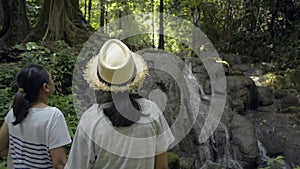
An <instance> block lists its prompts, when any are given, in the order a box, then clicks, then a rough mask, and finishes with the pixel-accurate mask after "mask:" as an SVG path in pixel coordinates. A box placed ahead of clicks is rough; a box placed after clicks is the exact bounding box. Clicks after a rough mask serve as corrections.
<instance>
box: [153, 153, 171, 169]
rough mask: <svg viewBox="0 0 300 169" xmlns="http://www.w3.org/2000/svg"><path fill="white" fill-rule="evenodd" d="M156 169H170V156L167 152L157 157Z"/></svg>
mask: <svg viewBox="0 0 300 169" xmlns="http://www.w3.org/2000/svg"><path fill="white" fill-rule="evenodd" d="M155 169H168V154H167V153H166V152H165V153H161V154H158V155H156V156H155Z"/></svg>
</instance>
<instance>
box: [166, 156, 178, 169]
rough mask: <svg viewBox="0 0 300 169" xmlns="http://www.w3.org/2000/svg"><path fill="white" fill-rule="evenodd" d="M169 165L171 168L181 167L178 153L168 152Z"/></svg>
mask: <svg viewBox="0 0 300 169" xmlns="http://www.w3.org/2000/svg"><path fill="white" fill-rule="evenodd" d="M168 165H169V169H179V168H180V160H179V157H178V155H177V154H175V153H171V152H168Z"/></svg>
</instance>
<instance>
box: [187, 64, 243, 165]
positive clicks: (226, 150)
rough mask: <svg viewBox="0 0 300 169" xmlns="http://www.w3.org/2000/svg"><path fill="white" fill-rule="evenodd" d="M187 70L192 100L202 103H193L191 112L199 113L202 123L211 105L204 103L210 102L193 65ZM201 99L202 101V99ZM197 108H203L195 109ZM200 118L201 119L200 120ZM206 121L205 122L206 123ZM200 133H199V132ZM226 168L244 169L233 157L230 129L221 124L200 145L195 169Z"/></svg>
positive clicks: (188, 65) (188, 66)
mask: <svg viewBox="0 0 300 169" xmlns="http://www.w3.org/2000/svg"><path fill="white" fill-rule="evenodd" d="M186 65H187V67H186V68H187V69H185V71H184V74H185V78H187V79H188V80H189V83H188V85H189V87H190V88H192V89H193V91H190V94H191V95H193V96H192V98H196V99H195V100H193V101H194V102H200V105H199V104H195V103H191V106H192V107H191V108H190V110H192V111H197V110H198V111H199V113H198V120H200V121H201V122H200V123H202V122H203V121H202V120H204V119H205V120H207V113H208V110H209V105H206V104H205V103H203V102H202V100H205V101H210V98H209V96H208V95H205V93H204V92H203V89H202V86H201V85H200V84H199V83H198V82H197V80H196V78H195V77H194V75H193V73H192V70H191V64H190V63H187V64H186ZM197 91H198V92H199V93H198V92H197ZM200 98H201V99H200ZM195 106H201V107H200V108H199V107H195ZM199 118H200V119H199ZM212 118H213V119H209V120H213V121H219V120H220V119H214V117H212ZM205 120H204V121H205ZM212 127H213V126H210V127H209V128H207V130H213V129H214V128H212ZM198 132H199V131H198ZM214 166H215V167H217V166H219V167H226V168H232V169H243V167H242V166H241V165H240V164H239V163H238V161H236V159H235V156H233V153H232V148H231V146H230V136H229V132H228V128H227V127H226V125H225V124H223V123H221V122H220V123H219V126H218V127H217V129H216V131H214V134H212V136H211V137H210V138H209V139H208V140H207V141H205V142H203V143H201V144H200V145H198V160H197V161H196V163H195V168H197V169H206V168H211V167H214Z"/></svg>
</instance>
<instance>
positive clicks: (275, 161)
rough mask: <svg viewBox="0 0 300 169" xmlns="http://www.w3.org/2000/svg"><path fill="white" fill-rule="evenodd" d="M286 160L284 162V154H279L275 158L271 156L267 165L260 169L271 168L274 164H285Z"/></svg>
mask: <svg viewBox="0 0 300 169" xmlns="http://www.w3.org/2000/svg"><path fill="white" fill-rule="evenodd" d="M284 164H285V162H284V157H283V156H277V157H275V158H270V159H269V160H268V162H267V166H266V167H262V168H259V169H271V167H272V166H274V165H275V166H278V165H279V166H284Z"/></svg>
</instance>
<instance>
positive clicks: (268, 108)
mask: <svg viewBox="0 0 300 169" xmlns="http://www.w3.org/2000/svg"><path fill="white" fill-rule="evenodd" d="M256 110H257V111H260V112H272V113H274V112H278V108H277V107H276V106H275V105H273V104H272V105H270V106H260V107H258V108H256Z"/></svg>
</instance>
